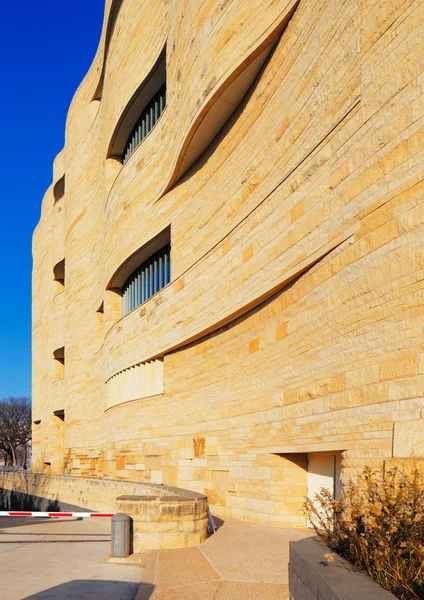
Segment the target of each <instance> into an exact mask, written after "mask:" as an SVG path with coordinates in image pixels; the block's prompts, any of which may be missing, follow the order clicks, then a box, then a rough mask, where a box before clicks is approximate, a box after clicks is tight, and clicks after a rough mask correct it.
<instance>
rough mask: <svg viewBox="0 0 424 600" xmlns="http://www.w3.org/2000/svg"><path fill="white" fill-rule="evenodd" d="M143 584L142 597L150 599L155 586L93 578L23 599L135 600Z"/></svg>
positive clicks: (73, 582) (63, 584)
mask: <svg viewBox="0 0 424 600" xmlns="http://www.w3.org/2000/svg"><path fill="white" fill-rule="evenodd" d="M139 585H141V592H142V593H141V596H139V597H141V599H142V600H149V598H151V596H152V594H153V592H154V589H155V586H154V585H151V584H147V583H146V584H143V583H141V584H138V583H133V582H130V581H105V580H102V581H95V580H92V579H77V580H75V581H69V582H68V583H62V584H61V585H56V586H55V587H52V588H49V589H47V590H43V591H42V592H39V593H37V594H32V595H31V596H26V597H25V598H23V600H64V598H69V600H83V599H87V600H89V599H90V598H92V599H93V600H94V599H95V600H134V598H135V597H136V595H137V592H138V590H139Z"/></svg>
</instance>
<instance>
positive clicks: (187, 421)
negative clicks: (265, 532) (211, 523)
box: [33, 0, 424, 525]
mask: <svg viewBox="0 0 424 600" xmlns="http://www.w3.org/2000/svg"><path fill="white" fill-rule="evenodd" d="M111 4H112V3H111V2H108V3H107V10H106V16H105V27H104V31H103V34H102V38H101V41H100V45H99V50H98V53H97V55H96V58H95V60H94V62H93V65H92V67H91V68H90V70H89V72H88V74H87V76H86V78H85V79H84V80H83V82H82V83H81V86H80V88H79V89H78V91H77V93H76V95H75V97H74V100H73V102H72V104H71V107H70V111H69V114H68V119H67V125H66V144H65V148H64V150H63V151H62V152H61V154H60V155H59V157H58V158H57V159H56V162H55V176H54V181H53V185H52V186H51V187H50V188H49V190H48V191H47V193H46V196H45V198H44V201H43V207H42V216H41V220H40V223H39V225H38V227H37V229H36V232H35V234H34V287H33V296H34V303H33V315H34V334H33V340H34V341H33V348H34V382H33V405H34V420H37V421H38V420H40V421H41V422H40V423H39V424H37V425H34V453H33V456H34V469H35V470H39V471H44V472H50V473H63V472H64V471H66V473H67V474H72V475H78V476H83V477H86V476H89V477H114V478H119V479H123V480H135V481H138V480H140V481H152V482H155V483H165V484H168V485H172V486H173V485H178V486H181V487H184V488H189V489H192V490H196V491H198V492H201V493H205V494H207V496H208V498H209V502H210V503H211V505H212V506H213V508H214V510H215V511H216V512H217V513H219V514H221V515H224V516H225V515H227V516H234V517H240V518H247V519H253V520H261V521H264V522H270V523H273V524H276V525H279V524H281V525H304V524H305V517H304V515H303V513H302V503H303V497H304V495H305V493H306V490H307V477H308V453H310V452H317V451H324V450H325V451H329V450H334V451H343V453H344V454H343V463H342V467H343V469H342V472H343V477H344V478H346V477H348V476H350V475H354V474H355V473H356V472H357V470H360V469H362V467H363V465H364V463H367V464H370V465H371V466H373V465H375V466H381V464H382V461H383V460H385V459H390V458H392V457H393V456H394V453H397V454H396V455H397V457H402V456H403V455H405V456H407V455H408V453H409V452H410V450H409V447H408V445H405V444H404V443H403V442H402V440H403V439H404V429H403V428H402V427H399V426H398V425H397V424H398V423H404V422H406V423H408V422H410V425H411V427H412V426H413V427H420V426H421V424H422V422H423V419H422V416H423V415H424V412H423V411H424V400H423V397H424V376H423V360H422V356H423V355H424V346H423V342H422V327H423V317H422V308H421V305H422V296H423V285H422V281H423V267H424V260H423V251H422V239H423V223H424V219H423V218H422V215H423V209H422V200H423V187H422V180H423V169H422V158H423V149H424V148H423V146H424V138H423V134H422V131H423V116H422V115H423V110H422V109H423V94H422V71H423V69H422V66H423V65H422V60H420V57H422V52H423V47H422V36H420V35H419V27H420V25H421V24H422V22H423V18H424V17H423V10H422V6H421V3H420V2H419V1H418V0H408V2H400V0H399V1H397V0H396V1H394V2H390V3H381V2H378V1H377V0H375V1H374V0H370V1H369V2H366V3H364V2H361V1H360V0H350V1H349V2H344V1H342V0H301V1H300V2H295V1H293V0H275V1H274V0H263V1H260V2H253V1H252V2H250V1H249V2H246V0H243V2H241V1H238V0H233V1H230V2H225V3H223V2H218V1H216V2H214V1H213V2H208V3H206V2H194V1H189V2H186V3H185V4H184V10H182V8H181V7H180V6H178V5H177V3H170V2H159V3H156V4H155V6H154V7H152V5H151V4H149V3H147V2H145V1H144V0H124V2H123V3H122V6H121V7H120V10H119V12H116V14H115V13H114V14H115V17H114V18H115V25H114V27H113V28H112V29H111V28H110V27H109V30H110V33H109V34H108V36H109V37H108V42H107V44H106V42H105V38H106V37H107V35H106V33H107V28H108V25H107V24H108V22H109V18H108V15H109V12H110V10H111ZM270 43H273V44H274V45H273V46H272V49H270V52H269V54H268V55H267V56H266V57H265V58H264V63H263V65H262V67H261V68H260V69H259V71H258V73H257V75H256V77H255V78H254V80H253V81H252V83H251V84H250V87H249V89H248V91H247V93H246V94H245V95H244V97H243V98H242V99H240V97H241V96H242V93H241V92H240V94H239V96H240V97H238V101H239V104H238V106H237V107H236V108H235V110H234V112H232V114H231V115H230V116H229V118H228V120H227V121H226V122H225V124H223V123H224V121H225V118H226V113H225V111H223V108H222V103H221V104H220V101H221V100H222V98H223V97H224V96H223V93H225V90H229V89H230V87H228V86H229V84H230V83H231V82H237V75H238V74H239V73H241V72H242V71H243V67H244V66H246V67H247V66H248V65H249V64H251V61H252V60H254V59H255V58H256V57H257V56H259V55H260V53H261V52H262V51H263V50H264V48H266V47H267V45H269V44H270ZM165 44H166V62H167V98H168V104H167V107H166V109H165V111H164V112H163V114H162V116H161V118H160V119H159V121H158V122H157V124H156V126H155V127H154V128H153V129H152V131H151V132H150V133H149V135H148V136H147V137H146V138H145V139H144V140H143V142H142V143H141V144H140V145H139V146H138V147H137V149H136V150H135V151H134V153H133V154H132V155H131V157H130V158H129V160H128V161H127V162H126V163H125V165H122V164H121V163H120V162H119V161H118V160H116V159H114V158H107V156H108V149H109V148H110V143H111V139H112V137H113V134H114V132H115V131H116V127H117V125H118V123H119V120H120V119H121V118H122V115H123V114H124V113H125V111H126V110H127V108H128V103H129V102H130V101H131V98H133V96H134V93H135V92H136V91H137V90H138V89H139V87H140V85H141V83H142V82H143V81H144V80H145V79H146V77H147V76H148V74H149V71H150V69H151V67H152V66H153V65H154V64H155V62H156V60H157V57H158V56H159V54H160V52H161V51H162V49H163V47H164V46H165ZM105 45H107V52H106V53H105ZM105 54H106V55H107V56H105ZM102 73H103V75H102ZM101 76H102V77H103V80H102V87H101V89H102V92H101V97H100V98H99V99H97V100H94V101H93V97H94V96H95V95H96V94H95V92H96V90H97V89H98V86H99V82H100V80H101ZM240 82H241V80H240ZM234 84H235V83H234ZM240 85H241V83H240ZM226 86H227V87H226ZM233 91H234V90H233ZM236 91H237V90H236ZM234 93H235V92H234ZM234 97H236V96H234ZM214 111H215V113H214ZM206 115H209V117H208V119H209V120H208V121H204V119H205V118H206ZM214 115H216V116H215V117H214ZM224 117H225V118H224ZM201 123H207V125H208V127H209V126H210V127H211V128H212V129H213V128H215V129H216V131H217V135H216V137H215V138H214V139H213V141H212V142H211V143H210V144H209V146H208V147H207V148H206V150H205V151H204V152H203V153H202V154H201V155H200V156H199V157H198V158H197V160H196V162H195V163H194V164H193V165H192V166H191V167H190V168H189V170H188V171H187V172H186V173H184V174H183V175H182V176H181V175H180V171H179V168H180V166H181V165H182V161H183V160H184V156H185V153H186V152H187V151H188V149H189V147H190V143H191V140H192V139H194V138H193V134H194V132H195V131H196V130H197V129H196V128H197V127H198V126H199V125H200V124H201ZM220 127H221V129H219V128H220ZM215 129H213V131H215ZM62 176H65V177H66V189H65V192H64V195H63V197H61V198H60V199H59V200H58V201H57V202H56V203H55V201H54V195H53V188H54V185H55V184H56V183H57V181H58V180H59V179H60V178H61V177H62ZM167 228H170V232H171V233H170V236H171V263H172V269H171V283H170V284H169V285H167V286H166V287H165V288H163V289H162V290H161V291H160V292H159V293H158V294H157V295H155V296H153V297H152V298H150V300H148V301H147V302H146V303H144V304H143V305H141V306H140V307H138V308H137V309H136V310H134V311H132V312H131V313H129V314H127V315H126V316H124V317H122V316H121V297H120V290H119V289H109V287H110V286H109V284H110V282H111V281H113V277H114V275H115V274H116V273H117V272H118V271H119V269H121V267H123V265H125V264H126V263H127V261H129V260H130V259H131V257H133V256H137V254H135V253H137V252H138V251H139V250H140V249H142V248H143V247H144V246H146V245H148V244H149V242H150V241H151V240H153V239H154V238H155V237H156V236H158V235H160V234H161V233H162V232H164V231H165V230H167ZM64 257H65V259H66V281H65V287H64V290H63V293H62V294H61V296H57V295H55V287H54V284H55V283H57V282H54V281H53V267H54V265H55V264H57V263H58V262H59V261H61V260H62V259H63V258H64ZM60 347H64V348H65V365H64V378H63V380H62V381H61V382H60V383H59V382H58V381H55V377H54V364H53V352H54V351H55V350H56V349H57V348H60ZM156 359H160V360H161V361H162V360H163V393H161V394H158V395H152V396H147V397H140V398H136V397H133V396H134V395H133V393H132V391H131V393H129V392H128V393H127V390H126V391H125V392H124V393H123V394H122V402H119V398H118V400H117V398H116V397H115V396H114V400H113V406H111V407H110V408H108V400H107V381H109V380H111V378H113V377H115V376H116V375H118V374H119V373H122V372H126V371H127V370H131V368H132V367H135V365H140V364H142V363H147V362H149V361H153V360H156ZM161 389H162V388H161ZM129 398H130V401H128V399H129ZM62 409H63V410H64V411H65V416H64V421H61V422H60V423H59V422H58V417H57V416H56V415H54V413H53V411H57V410H62ZM399 436H400V437H399ZM402 436H403V437H402Z"/></svg>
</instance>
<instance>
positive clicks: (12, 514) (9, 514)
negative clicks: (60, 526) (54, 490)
mask: <svg viewBox="0 0 424 600" xmlns="http://www.w3.org/2000/svg"><path fill="white" fill-rule="evenodd" d="M115 514H116V513H89V512H34V511H16V510H14V511H6V510H2V511H0V517H74V518H78V519H91V518H93V519H94V518H97V519H99V518H111V517H114V516H115Z"/></svg>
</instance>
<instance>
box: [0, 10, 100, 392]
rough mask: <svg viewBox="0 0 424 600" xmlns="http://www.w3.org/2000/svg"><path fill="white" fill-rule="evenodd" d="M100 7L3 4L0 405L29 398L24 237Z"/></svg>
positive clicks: (94, 40) (94, 39)
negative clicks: (3, 400) (16, 398)
mask: <svg viewBox="0 0 424 600" xmlns="http://www.w3.org/2000/svg"><path fill="white" fill-rule="evenodd" d="M103 11H104V0H70V1H66V0H65V1H62V0H41V1H39V2H35V1H34V0H21V1H20V2H4V4H3V5H2V18H1V21H0V75H1V83H0V141H1V143H0V186H1V187H0V208H1V221H0V223H1V231H0V273H1V280H0V281H1V288H2V289H1V293H0V399H1V398H4V397H6V396H30V395H31V269H32V258H31V238H32V232H33V229H34V227H35V225H36V224H37V222H38V219H39V216H40V206H41V200H42V197H43V195H44V192H45V190H46V189H47V187H48V186H49V185H50V183H51V179H52V163H53V159H54V157H55V156H56V154H57V153H58V152H59V151H60V150H61V149H62V147H63V140H64V127H65V119H66V113H67V110H68V107H69V104H70V102H71V99H72V96H73V94H74V92H75V90H76V89H77V87H78V85H79V83H80V81H81V80H82V79H83V77H84V76H85V74H86V72H87V70H88V68H89V66H90V64H91V62H92V60H93V58H94V55H95V52H96V49H97V45H98V42H99V38H100V32H101V26H102V21H103Z"/></svg>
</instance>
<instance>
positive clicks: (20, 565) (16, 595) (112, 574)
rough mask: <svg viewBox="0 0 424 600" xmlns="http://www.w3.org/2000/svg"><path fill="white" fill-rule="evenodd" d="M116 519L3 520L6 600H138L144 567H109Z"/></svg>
mask: <svg viewBox="0 0 424 600" xmlns="http://www.w3.org/2000/svg"><path fill="white" fill-rule="evenodd" d="M110 527H111V525H110V519H104V520H95V519H84V520H76V519H62V518H60V519H37V520H36V519H24V518H20V519H19V518H7V517H4V518H0V598H1V600H80V599H81V600H82V599H92V600H134V598H135V596H136V594H137V590H138V588H139V583H140V581H141V578H142V568H141V567H139V566H127V565H111V564H107V563H106V557H107V556H108V555H109V554H110Z"/></svg>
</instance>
